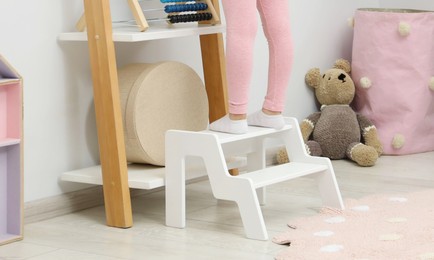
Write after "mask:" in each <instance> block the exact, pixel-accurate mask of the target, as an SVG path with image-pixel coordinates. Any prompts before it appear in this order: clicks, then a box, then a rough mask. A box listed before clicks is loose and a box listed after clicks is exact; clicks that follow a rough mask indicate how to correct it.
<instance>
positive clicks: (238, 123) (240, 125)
mask: <svg viewBox="0 0 434 260" xmlns="http://www.w3.org/2000/svg"><path fill="white" fill-rule="evenodd" d="M209 130H212V131H217V132H223V133H229V134H245V133H247V130H248V126H247V120H246V119H241V120H232V119H230V118H229V115H225V116H224V117H222V118H220V119H219V120H217V121H214V122H212V123H211V124H210V125H209Z"/></svg>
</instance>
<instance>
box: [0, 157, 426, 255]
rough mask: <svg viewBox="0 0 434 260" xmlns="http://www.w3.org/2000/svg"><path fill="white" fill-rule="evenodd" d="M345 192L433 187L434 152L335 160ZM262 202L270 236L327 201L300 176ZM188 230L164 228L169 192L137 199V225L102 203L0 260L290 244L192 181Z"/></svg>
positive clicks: (243, 250) (31, 231) (57, 222)
mask: <svg viewBox="0 0 434 260" xmlns="http://www.w3.org/2000/svg"><path fill="white" fill-rule="evenodd" d="M333 165H334V168H335V172H336V175H337V178H338V183H339V185H340V188H341V192H342V195H343V197H344V199H345V198H360V197H363V196H366V195H368V194H374V193H386V192H387V193H390V192H392V193H402V192H412V191H417V190H421V189H429V188H434V152H430V153H422V154H416V155H409V156H383V157H381V158H380V160H379V161H378V162H377V165H376V166H374V167H370V168H362V167H358V166H356V165H354V164H353V163H351V162H348V161H345V160H340V161H334V162H333ZM267 195H268V203H267V204H266V205H265V206H263V208H262V209H263V213H264V218H265V223H266V225H267V229H268V232H269V236H270V237H273V236H274V235H276V234H278V233H280V232H283V231H285V230H286V229H287V227H286V223H287V222H288V221H289V220H290V219H291V218H296V217H302V216H306V215H312V214H315V213H316V212H317V210H318V208H319V207H320V206H321V202H320V198H319V195H318V192H317V189H316V185H315V183H314V182H313V181H312V180H310V179H296V180H293V181H289V182H286V183H282V184H278V185H274V186H271V187H269V188H268V193H267ZM187 196H188V200H187V228H186V229H175V228H169V227H166V226H165V225H164V191H159V192H156V193H152V194H150V195H146V196H142V197H137V198H135V199H134V201H133V211H134V226H133V227H132V228H130V229H117V228H110V227H107V226H105V224H104V221H105V217H104V209H103V207H97V208H92V209H89V210H85V211H81V212H76V213H74V214H69V215H65V216H61V217H56V218H53V219H49V220H45V221H41V222H37V223H32V224H28V225H25V239H24V240H23V241H21V242H16V243H12V244H8V245H5V246H1V247H0V259H1V260H5V259H33V260H37V259H38V260H39V259H41V260H42V259H43V260H51V259H53V260H63V259H80V260H87V259H92V260H94V259H107V260H109V259H110V260H111V259H238V260H239V259H249V260H250V259H273V256H275V255H276V253H277V252H278V251H279V250H282V249H284V248H285V247H284V246H279V245H276V244H274V243H273V242H271V241H265V242H264V241H255V240H250V239H246V238H245V237H244V230H243V228H242V224H241V219H240V216H239V214H238V209H237V207H236V205H235V204H233V203H231V202H221V201H220V202H218V201H216V200H215V199H214V198H213V196H212V193H211V191H210V187H209V183H208V182H207V181H201V182H198V183H194V184H190V185H188V186H187Z"/></svg>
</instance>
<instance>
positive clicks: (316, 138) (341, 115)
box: [278, 59, 383, 166]
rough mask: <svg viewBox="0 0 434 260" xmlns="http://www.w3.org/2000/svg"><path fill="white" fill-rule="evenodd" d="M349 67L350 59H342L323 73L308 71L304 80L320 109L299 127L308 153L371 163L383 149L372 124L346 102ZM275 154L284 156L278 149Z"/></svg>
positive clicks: (282, 158)
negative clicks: (310, 88)
mask: <svg viewBox="0 0 434 260" xmlns="http://www.w3.org/2000/svg"><path fill="white" fill-rule="evenodd" d="M350 71H351V66H350V63H349V62H348V61H346V60H343V59H339V60H337V61H336V63H335V65H334V68H332V69H329V70H327V71H326V72H325V73H323V74H321V73H320V70H319V69H318V68H313V69H310V70H309V71H308V73H307V74H306V77H305V79H306V84H307V85H308V86H310V87H312V88H313V89H314V90H315V96H316V98H317V100H318V102H319V103H320V104H321V111H320V112H316V113H313V114H311V115H309V116H308V117H307V118H306V119H304V120H303V122H302V123H301V124H300V129H301V132H302V135H303V139H304V142H305V144H306V149H307V150H308V153H309V154H310V155H312V156H324V157H328V158H330V159H344V158H348V159H350V160H352V161H354V162H356V163H357V164H358V165H360V166H373V165H375V163H376V161H377V159H378V157H379V156H380V155H381V154H382V152H383V150H382V145H381V143H380V140H379V138H378V135H377V129H376V128H375V126H374V125H373V124H372V123H371V122H370V120H369V119H368V118H366V117H365V116H363V115H361V114H358V113H356V112H354V110H353V109H352V108H351V106H350V104H351V102H352V101H353V99H354V96H355V85H354V82H353V80H352V79H351V77H350V75H349V73H350ZM283 153H284V151H283ZM278 158H280V159H279V160H280V161H285V159H286V158H285V156H282V152H279V153H278Z"/></svg>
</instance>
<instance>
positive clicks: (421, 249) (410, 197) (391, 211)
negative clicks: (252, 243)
mask: <svg viewBox="0 0 434 260" xmlns="http://www.w3.org/2000/svg"><path fill="white" fill-rule="evenodd" d="M345 208H346V209H345V210H336V209H331V208H323V209H322V210H321V211H320V213H319V214H318V215H315V216H311V217H306V218H300V219H296V220H294V221H291V222H290V223H288V230H287V231H286V232H284V233H282V234H280V235H277V236H275V237H274V238H273V242H275V243H277V244H282V245H288V248H285V249H283V250H282V251H280V252H279V253H278V255H277V256H276V257H275V258H276V259H277V260H283V259H291V260H295V259H307V260H310V259H313V260H314V259H315V260H316V259H321V260H322V259H334V260H336V259H337V260H340V259H345V260H346V259H354V260H356V259H357V260H362V259H363V260H365V259H366V260H367V259H369V260H374V259H375V260H377V259H379V260H380V259H381V260H387V259H394V260H397V259H402V260H411V259H420V260H427V259H434V190H426V191H420V192H416V193H405V194H400V195H395V194H393V195H391V194H387V195H375V196H369V197H365V198H362V199H359V200H355V199H350V200H345Z"/></svg>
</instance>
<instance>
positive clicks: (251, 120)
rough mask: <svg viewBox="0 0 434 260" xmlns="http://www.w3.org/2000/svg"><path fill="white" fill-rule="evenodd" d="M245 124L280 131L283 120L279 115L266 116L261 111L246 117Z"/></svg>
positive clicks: (283, 123) (283, 124)
mask: <svg viewBox="0 0 434 260" xmlns="http://www.w3.org/2000/svg"><path fill="white" fill-rule="evenodd" d="M247 123H248V124H249V125H251V126H261V127H268V128H274V129H281V128H282V127H284V126H285V119H284V118H283V116H282V115H281V114H276V115H267V114H265V113H264V112H263V111H262V110H260V111H258V112H256V113H253V114H251V115H249V116H248V117H247Z"/></svg>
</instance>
